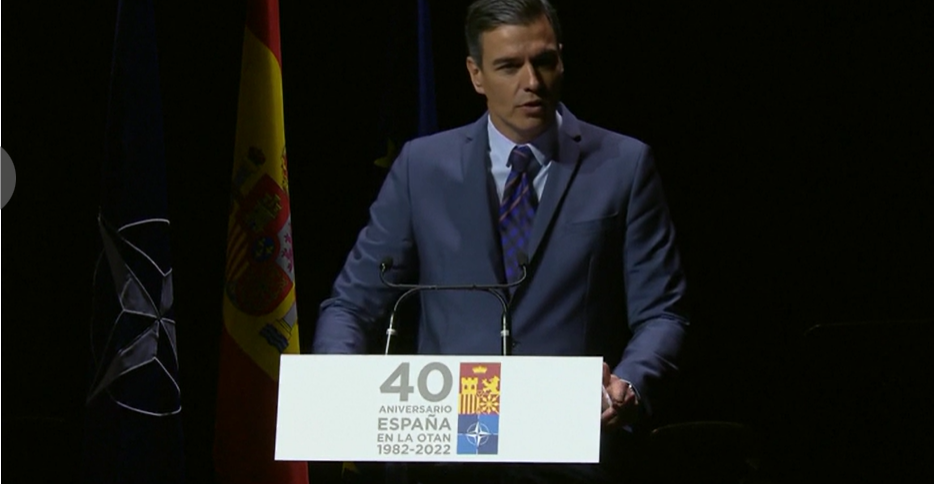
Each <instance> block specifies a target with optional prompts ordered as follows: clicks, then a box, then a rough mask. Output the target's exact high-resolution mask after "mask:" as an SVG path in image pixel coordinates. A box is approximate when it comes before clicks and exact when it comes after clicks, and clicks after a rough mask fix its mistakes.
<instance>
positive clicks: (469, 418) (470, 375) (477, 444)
mask: <svg viewBox="0 0 934 484" xmlns="http://www.w3.org/2000/svg"><path fill="white" fill-rule="evenodd" d="M501 375H502V368H501V365H500V364H499V363H462V364H461V385H460V402H459V404H458V411H457V413H458V425H457V454H458V455H498V454H499V404H500V389H501V388H502V381H501V379H500V377H501Z"/></svg>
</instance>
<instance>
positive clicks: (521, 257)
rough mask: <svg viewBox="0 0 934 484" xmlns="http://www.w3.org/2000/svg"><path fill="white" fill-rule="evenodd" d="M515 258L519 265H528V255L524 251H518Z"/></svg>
mask: <svg viewBox="0 0 934 484" xmlns="http://www.w3.org/2000/svg"><path fill="white" fill-rule="evenodd" d="M516 259H517V260H518V262H519V267H525V266H527V265H529V256H528V255H527V254H526V253H525V252H519V254H518V255H517V256H516Z"/></svg>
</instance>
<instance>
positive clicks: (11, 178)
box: [0, 148, 16, 208]
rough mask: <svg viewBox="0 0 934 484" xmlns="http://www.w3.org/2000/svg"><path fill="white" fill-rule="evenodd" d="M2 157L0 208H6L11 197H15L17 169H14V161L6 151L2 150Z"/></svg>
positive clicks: (0, 150) (0, 154)
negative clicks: (0, 200) (0, 201)
mask: <svg viewBox="0 0 934 484" xmlns="http://www.w3.org/2000/svg"><path fill="white" fill-rule="evenodd" d="M0 156H2V162H0V165H2V170H0V185H2V186H0V199H2V203H0V208H3V207H6V204H7V202H9V201H10V197H12V196H13V190H14V189H15V188H16V168H15V167H13V160H11V159H10V155H8V154H6V150H4V149H3V148H0Z"/></svg>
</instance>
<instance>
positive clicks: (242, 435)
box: [214, 0, 308, 484]
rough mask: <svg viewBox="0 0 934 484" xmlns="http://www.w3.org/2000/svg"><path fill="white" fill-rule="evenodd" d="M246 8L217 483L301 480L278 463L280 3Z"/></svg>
mask: <svg viewBox="0 0 934 484" xmlns="http://www.w3.org/2000/svg"><path fill="white" fill-rule="evenodd" d="M246 4H247V16H246V29H245V32H244V39H243V59H242V67H241V74H240V76H241V77H240V99H239V108H238V113H237V135H236V143H235V147H234V166H233V180H232V187H231V200H230V219H229V225H228V232H227V272H226V279H225V287H224V297H223V318H224V326H223V330H222V335H221V344H220V354H221V356H220V376H219V379H218V388H217V421H216V427H215V440H214V465H215V470H216V474H217V481H218V482H219V483H220V484H248V483H249V484H260V483H262V484H299V483H301V484H307V483H308V466H307V464H306V463H304V462H276V461H275V439H276V412H277V396H278V381H279V359H280V357H281V356H282V355H283V354H296V353H299V336H298V318H297V313H296V308H295V265H294V259H293V255H292V254H293V252H292V229H291V210H290V204H289V184H288V170H287V159H286V149H285V126H284V124H285V122H284V116H283V100H282V54H281V49H280V43H279V4H278V1H277V0H248V1H247V2H246Z"/></svg>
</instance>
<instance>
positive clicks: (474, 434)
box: [464, 422, 493, 447]
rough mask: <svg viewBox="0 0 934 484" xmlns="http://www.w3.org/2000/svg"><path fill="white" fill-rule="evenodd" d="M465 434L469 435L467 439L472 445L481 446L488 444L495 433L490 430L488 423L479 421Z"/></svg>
mask: <svg viewBox="0 0 934 484" xmlns="http://www.w3.org/2000/svg"><path fill="white" fill-rule="evenodd" d="M464 435H466V436H467V441H468V442H470V444H471V445H473V446H474V447H480V446H483V445H486V443H487V441H489V440H490V436H491V435H493V432H490V428H489V427H487V426H486V425H483V424H482V423H480V422H477V423H475V424H473V425H471V426H470V427H469V428H468V429H467V433H466V434H464Z"/></svg>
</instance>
